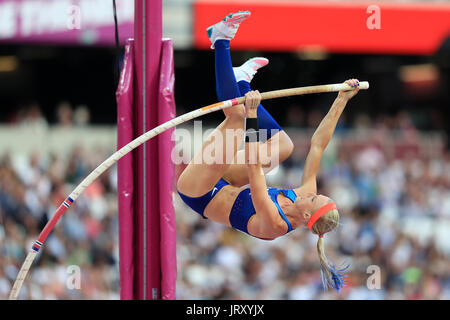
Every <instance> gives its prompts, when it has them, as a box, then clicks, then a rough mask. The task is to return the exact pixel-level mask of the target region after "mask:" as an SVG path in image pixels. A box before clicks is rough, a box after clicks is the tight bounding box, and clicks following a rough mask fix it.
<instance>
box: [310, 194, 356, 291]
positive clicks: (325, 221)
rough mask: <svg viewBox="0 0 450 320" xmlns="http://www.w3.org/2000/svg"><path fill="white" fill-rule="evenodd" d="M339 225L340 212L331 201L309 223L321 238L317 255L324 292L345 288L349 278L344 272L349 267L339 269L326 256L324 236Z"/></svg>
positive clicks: (312, 216)
mask: <svg viewBox="0 0 450 320" xmlns="http://www.w3.org/2000/svg"><path fill="white" fill-rule="evenodd" d="M338 224H339V212H338V210H337V208H336V205H335V203H334V202H333V201H332V200H331V199H330V200H329V201H328V203H327V204H325V205H323V206H322V207H321V208H319V209H318V210H316V211H315V212H314V213H313V214H312V215H311V218H310V219H309V221H308V228H309V229H310V230H311V231H312V232H313V233H314V234H317V235H318V236H319V240H317V253H318V254H319V261H320V275H321V277H322V285H323V288H324V290H327V289H328V287H331V288H333V289H335V290H336V291H337V292H339V291H340V290H341V288H343V287H345V282H344V278H345V277H347V276H346V275H344V274H343V273H342V272H343V271H345V270H346V269H347V268H348V267H349V265H347V266H345V267H343V268H341V269H338V268H336V266H335V265H334V263H333V262H331V261H329V260H328V259H327V256H326V255H325V248H324V243H323V242H324V240H323V235H324V234H325V233H327V232H329V231H331V230H333V229H334V228H335V227H336V226H337V225H338Z"/></svg>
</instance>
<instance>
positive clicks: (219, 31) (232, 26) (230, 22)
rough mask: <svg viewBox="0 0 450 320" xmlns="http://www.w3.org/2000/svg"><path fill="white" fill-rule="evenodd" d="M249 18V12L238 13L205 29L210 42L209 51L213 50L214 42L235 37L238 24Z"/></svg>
mask: <svg viewBox="0 0 450 320" xmlns="http://www.w3.org/2000/svg"><path fill="white" fill-rule="evenodd" d="M248 17H250V11H239V12H235V13H231V14H229V15H227V16H226V17H225V18H223V19H222V20H221V21H219V22H218V23H216V24H214V25H212V26H210V27H209V28H207V29H206V33H207V34H208V38H209V40H210V41H211V49H214V43H215V42H216V40H219V39H223V40H231V39H233V38H234V36H235V35H236V32H237V30H238V28H239V24H240V23H241V22H242V21H244V20H245V19H247V18H248Z"/></svg>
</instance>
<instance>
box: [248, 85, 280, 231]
mask: <svg viewBox="0 0 450 320" xmlns="http://www.w3.org/2000/svg"><path fill="white" fill-rule="evenodd" d="M246 96H247V99H246V115H247V118H254V119H256V117H257V112H256V110H257V107H258V105H259V102H260V101H261V95H260V93H259V92H258V91H250V92H249V93H247V95H246ZM247 101H248V104H247ZM245 160H246V165H247V170H248V177H249V182H250V193H251V197H252V202H253V206H254V207H255V210H256V217H255V218H254V219H252V220H253V221H252V230H254V231H256V232H254V233H257V234H255V235H257V236H258V235H261V234H267V233H268V232H269V233H270V231H271V230H272V227H273V224H272V223H273V222H274V221H275V219H276V217H277V208H276V207H275V205H274V204H273V202H272V200H271V199H270V197H269V194H268V193H267V183H266V178H265V176H264V171H263V169H262V166H261V161H260V159H259V141H254V142H252V141H249V142H246V143H245Z"/></svg>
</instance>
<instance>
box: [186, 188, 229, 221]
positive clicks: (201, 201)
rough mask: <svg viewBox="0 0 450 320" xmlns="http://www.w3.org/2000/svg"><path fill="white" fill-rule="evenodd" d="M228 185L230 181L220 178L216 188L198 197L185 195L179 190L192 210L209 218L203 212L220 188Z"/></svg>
mask: <svg viewBox="0 0 450 320" xmlns="http://www.w3.org/2000/svg"><path fill="white" fill-rule="evenodd" d="M226 185H229V183H228V182H226V181H225V180H223V179H220V180H219V182H217V183H216V185H215V186H214V188H212V189H211V190H210V191H209V192H207V193H206V194H204V195H203V196H201V197H196V198H193V197H188V196H185V195H184V194H182V193H181V192H180V191H178V194H179V195H180V197H181V199H183V201H184V202H185V203H186V204H187V205H188V206H189V207H190V208H191V209H192V210H194V211H195V212H197V213H198V214H200V215H201V216H202V217H203V218H204V219H207V218H206V217H205V216H204V214H203V213H204V211H205V208H206V206H207V205H208V203H209V202H210V201H211V200H212V199H213V198H214V197H215V195H216V194H218V193H219V191H220V189H222V188H223V187H225V186H226Z"/></svg>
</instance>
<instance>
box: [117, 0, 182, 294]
mask: <svg viewBox="0 0 450 320" xmlns="http://www.w3.org/2000/svg"><path fill="white" fill-rule="evenodd" d="M132 51H133V52H132V53H130V52H128V58H130V57H132V59H133V68H132V70H131V71H130V72H132V74H133V75H132V84H133V99H131V97H129V98H128V99H127V98H125V95H124V93H123V92H122V95H121V97H122V99H120V97H119V96H118V105H119V106H118V107H119V112H118V115H123V114H122V113H121V112H122V111H121V110H128V111H126V112H130V111H129V110H130V108H129V107H127V106H125V104H127V103H130V101H132V104H133V106H132V108H131V110H132V111H131V113H128V115H127V117H130V118H129V119H132V122H133V128H132V130H131V131H132V136H133V138H136V137H138V136H140V135H142V134H143V133H145V132H147V131H149V130H151V129H152V128H154V127H156V126H158V125H159V124H162V123H164V122H166V121H168V120H170V119H173V118H174V117H175V101H174V97H173V86H174V73H173V47H172V42H171V41H167V40H165V41H163V40H162V4H161V0H156V1H145V0H135V25H134V45H133V50H132ZM126 53H127V52H126ZM125 58H127V56H126V57H125ZM126 61H127V60H126V59H125V63H124V69H123V70H122V76H121V81H122V79H123V78H125V76H124V74H125V73H126V72H127V70H126V67H127V66H129V65H130V64H127V63H126ZM119 89H120V86H119ZM128 94H129V92H128ZM120 120H121V118H120V117H119V123H118V124H119V126H122V125H124V122H123V121H120ZM126 130H127V133H126V134H125V135H126V136H127V138H129V134H130V131H129V130H128V129H127V128H125V126H123V128H118V134H119V135H121V134H122V133H123V132H124V131H126ZM172 132H173V129H172V130H168V131H167V132H165V133H163V134H161V135H159V136H157V137H154V138H153V139H151V140H149V141H147V142H146V143H144V144H143V145H142V146H140V147H138V148H136V149H135V150H134V151H133V155H132V159H131V160H130V159H128V162H126V163H125V164H124V165H122V166H119V167H118V176H119V178H118V180H119V185H118V193H119V195H120V196H119V217H120V218H119V219H120V221H119V222H120V223H119V236H120V237H121V238H120V259H121V261H120V273H121V274H120V276H121V280H120V281H121V299H139V300H148V299H175V297H176V296H175V281H176V230H175V214H174V209H173V205H172V193H173V177H174V165H173V163H172V161H171V151H172V149H173V144H174V142H173V141H172V139H171V134H172ZM120 139H123V138H119V140H120ZM131 140H132V139H131ZM131 140H130V141H131ZM120 161H122V160H120ZM120 161H119V163H120ZM130 166H131V170H132V174H130V173H129V172H125V170H130V169H129V168H130ZM130 185H132V188H130ZM130 189H132V195H131V197H132V199H133V200H132V202H131V203H129V202H130V200H129V199H130V198H127V197H125V195H128V194H129V193H128V191H129V190H130ZM122 222H124V224H123V225H122ZM130 224H132V228H130V227H129V226H130ZM130 229H131V230H130ZM122 259H123V260H122ZM130 260H131V261H130Z"/></svg>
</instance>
